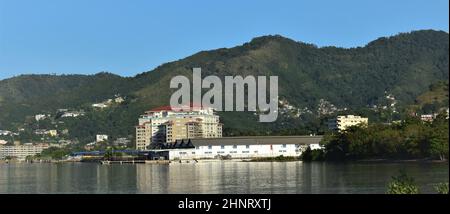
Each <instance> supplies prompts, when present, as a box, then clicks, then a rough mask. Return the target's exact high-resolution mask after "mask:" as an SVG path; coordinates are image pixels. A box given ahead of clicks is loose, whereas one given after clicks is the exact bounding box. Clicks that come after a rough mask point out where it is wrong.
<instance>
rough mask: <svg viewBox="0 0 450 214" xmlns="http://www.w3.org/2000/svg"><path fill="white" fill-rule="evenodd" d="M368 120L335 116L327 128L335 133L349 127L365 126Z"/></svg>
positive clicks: (349, 116) (352, 116)
mask: <svg viewBox="0 0 450 214" xmlns="http://www.w3.org/2000/svg"><path fill="white" fill-rule="evenodd" d="M368 123H369V119H368V118H366V117H361V116H355V115H343V116H337V117H336V119H332V120H330V121H329V123H328V128H329V129H332V130H337V131H344V130H346V129H347V128H348V127H350V126H356V125H367V124H368Z"/></svg>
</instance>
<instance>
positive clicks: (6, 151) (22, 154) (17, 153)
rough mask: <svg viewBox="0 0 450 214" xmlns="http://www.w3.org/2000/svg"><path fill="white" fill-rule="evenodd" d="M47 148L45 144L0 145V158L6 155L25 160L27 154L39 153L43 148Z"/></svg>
mask: <svg viewBox="0 0 450 214" xmlns="http://www.w3.org/2000/svg"><path fill="white" fill-rule="evenodd" d="M47 148H49V146H48V145H47V144H38V145H31V144H28V145H18V146H3V145H0V159H5V158H6V157H11V158H17V159H18V160H25V158H26V157H27V156H33V155H37V154H40V153H41V152H42V151H43V150H44V149H47Z"/></svg>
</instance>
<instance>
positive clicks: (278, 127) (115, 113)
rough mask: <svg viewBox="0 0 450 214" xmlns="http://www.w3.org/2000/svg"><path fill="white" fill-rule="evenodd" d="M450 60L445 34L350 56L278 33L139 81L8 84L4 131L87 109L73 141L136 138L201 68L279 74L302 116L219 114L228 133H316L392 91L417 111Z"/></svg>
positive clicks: (410, 37) (1, 87) (398, 38)
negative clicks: (151, 113)
mask: <svg viewBox="0 0 450 214" xmlns="http://www.w3.org/2000/svg"><path fill="white" fill-rule="evenodd" d="M448 53H449V35H448V33H446V32H443V31H433V30H422V31H414V32H411V33H401V34H398V35H395V36H391V37H383V38H379V39H377V40H375V41H372V42H370V43H368V44H367V45H366V46H364V47H357V48H350V49H346V48H338V47H321V48H318V47H317V46H315V45H312V44H306V43H302V42H296V41H293V40H291V39H288V38H284V37H282V36H278V35H277V36H263V37H258V38H255V39H253V40H251V41H250V42H248V43H245V44H243V45H241V46H237V47H234V48H222V49H217V50H212V51H202V52H199V53H197V54H194V55H192V56H189V57H187V58H184V59H181V60H178V61H175V62H170V63H166V64H163V65H161V66H159V67H158V68H156V69H154V70H152V71H149V72H146V73H142V74H139V75H137V76H135V77H132V78H123V77H120V76H116V75H113V74H109V73H100V74H97V75H92V76H83V75H65V76H50V75H24V76H19V77H15V78H11V79H6V80H2V81H0V129H15V128H17V127H20V126H21V124H23V123H24V121H25V120H26V118H27V116H32V115H34V114H38V113H45V112H49V113H54V112H55V111H56V109H60V108H70V109H80V108H82V109H85V110H86V115H85V116H84V117H83V118H77V119H73V120H68V121H66V125H67V126H68V129H69V131H70V132H71V133H72V134H73V133H76V132H79V133H76V134H73V136H72V137H77V138H82V137H83V136H90V137H92V136H93V135H94V134H95V133H99V132H102V133H109V134H111V135H113V136H115V135H116V136H124V135H130V136H132V135H133V133H134V125H135V124H136V123H137V117H138V116H139V114H141V113H142V112H143V111H145V110H147V109H150V108H153V107H157V106H162V105H167V104H168V103H169V97H170V95H171V94H172V92H173V91H174V90H170V89H169V82H170V79H171V78H172V77H174V76H176V75H179V74H182V75H186V76H191V75H192V68H193V67H201V68H202V75H203V76H207V75H217V76H220V77H223V76H227V75H242V76H246V75H255V76H256V75H267V76H268V75H276V76H278V77H279V94H280V98H281V99H283V100H285V101H287V102H289V104H290V105H292V106H294V107H295V109H296V110H297V113H300V114H297V115H296V116H292V115H293V112H286V113H285V114H283V115H281V116H279V119H278V120H277V122H275V123H270V124H263V123H259V122H257V121H258V118H257V116H255V115H254V114H253V113H220V115H221V116H222V122H223V123H224V125H225V133H226V134H227V135H242V134H292V133H308V132H310V131H312V132H317V131H320V129H321V125H322V127H323V124H321V118H324V117H327V116H329V115H333V114H336V113H337V112H339V111H343V112H344V111H347V112H349V111H350V112H352V111H360V110H361V109H367V108H368V107H371V106H374V105H382V103H385V102H386V94H389V95H392V96H393V97H395V101H396V103H397V106H399V108H401V107H402V106H406V105H410V104H414V103H415V102H416V99H417V97H418V96H419V95H421V94H423V93H425V92H426V91H428V89H429V87H430V85H432V84H435V83H437V82H440V81H445V80H447V79H448V77H449V71H448V68H449V54H448ZM116 94H120V95H122V96H124V97H126V102H124V103H122V104H120V105H117V106H114V107H111V108H108V109H105V110H101V111H99V110H93V109H90V108H89V106H90V105H91V104H92V103H95V102H101V101H103V100H105V99H108V98H112V97H113V96H114V95H116ZM447 104H448V103H447ZM361 112H364V111H361ZM294 113H295V112H294ZM75 130H76V131H75Z"/></svg>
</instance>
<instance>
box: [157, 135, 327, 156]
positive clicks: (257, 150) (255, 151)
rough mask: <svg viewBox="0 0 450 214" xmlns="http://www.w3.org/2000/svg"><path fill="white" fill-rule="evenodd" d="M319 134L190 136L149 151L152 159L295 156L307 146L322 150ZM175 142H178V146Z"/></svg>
mask: <svg viewBox="0 0 450 214" xmlns="http://www.w3.org/2000/svg"><path fill="white" fill-rule="evenodd" d="M321 139H322V136H263V137H227V138H221V139H219V138H216V139H191V140H183V141H182V142H180V141H178V142H177V143H176V144H171V145H172V146H173V147H174V148H164V149H158V150H150V151H152V152H154V153H156V154H159V155H155V158H154V159H166V160H194V159H218V158H229V159H252V158H268V157H269V158H270V157H279V156H284V157H298V156H300V155H301V154H302V152H303V151H305V150H306V148H308V147H311V148H312V149H313V148H314V149H322V148H323V147H321V146H320V145H319V143H320V141H321ZM177 144H178V145H177ZM176 147H178V148H176Z"/></svg>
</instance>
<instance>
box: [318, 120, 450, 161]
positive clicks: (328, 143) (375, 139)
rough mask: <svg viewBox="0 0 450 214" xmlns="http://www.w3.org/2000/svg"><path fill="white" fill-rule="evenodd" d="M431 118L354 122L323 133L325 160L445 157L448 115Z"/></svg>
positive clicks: (446, 151) (446, 156)
mask: <svg viewBox="0 0 450 214" xmlns="http://www.w3.org/2000/svg"><path fill="white" fill-rule="evenodd" d="M445 117H446V116H445V115H444V114H440V115H438V117H437V118H436V119H435V120H434V121H433V122H422V121H421V120H419V119H417V118H415V117H411V118H408V119H406V120H405V121H403V122H401V123H399V124H393V125H383V124H373V125H369V126H368V127H358V126H354V127H351V128H349V129H348V130H346V131H344V132H339V133H331V134H328V135H326V136H325V137H324V139H323V144H324V145H325V147H326V149H325V154H324V155H325V159H326V160H338V161H342V160H361V159H380V158H383V159H438V160H448V153H449V147H448V143H449V133H448V130H449V128H448V119H446V118H445Z"/></svg>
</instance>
